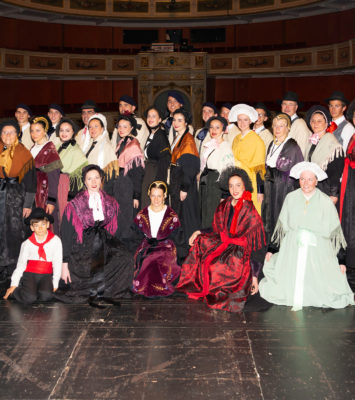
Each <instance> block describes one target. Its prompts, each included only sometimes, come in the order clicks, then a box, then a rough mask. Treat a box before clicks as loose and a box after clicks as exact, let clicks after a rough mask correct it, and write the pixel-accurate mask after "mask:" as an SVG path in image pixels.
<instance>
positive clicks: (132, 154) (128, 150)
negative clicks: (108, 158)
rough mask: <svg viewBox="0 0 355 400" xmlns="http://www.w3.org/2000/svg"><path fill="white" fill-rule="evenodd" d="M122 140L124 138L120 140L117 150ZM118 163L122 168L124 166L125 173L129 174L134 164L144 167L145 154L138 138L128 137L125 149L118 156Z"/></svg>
mask: <svg viewBox="0 0 355 400" xmlns="http://www.w3.org/2000/svg"><path fill="white" fill-rule="evenodd" d="M122 140H124V138H121V139H120V140H119V142H118V144H117V147H116V151H117V150H118V149H119V148H120V145H121V142H122ZM118 164H119V167H120V168H124V175H127V172H128V171H129V170H131V169H132V168H133V166H134V164H135V165H136V166H137V167H143V168H144V155H143V152H142V149H141V147H140V144H139V142H138V140H137V139H136V138H131V137H129V138H128V141H127V144H126V146H125V148H124V150H123V151H122V153H121V154H120V156H119V157H118Z"/></svg>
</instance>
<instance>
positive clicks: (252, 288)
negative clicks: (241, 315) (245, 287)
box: [250, 276, 259, 296]
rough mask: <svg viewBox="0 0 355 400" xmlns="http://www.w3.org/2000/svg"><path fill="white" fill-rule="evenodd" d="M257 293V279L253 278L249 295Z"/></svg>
mask: <svg viewBox="0 0 355 400" xmlns="http://www.w3.org/2000/svg"><path fill="white" fill-rule="evenodd" d="M258 291H259V283H258V278H257V277H256V276H253V282H252V284H251V291H250V294H251V295H252V296H254V294H256V293H258Z"/></svg>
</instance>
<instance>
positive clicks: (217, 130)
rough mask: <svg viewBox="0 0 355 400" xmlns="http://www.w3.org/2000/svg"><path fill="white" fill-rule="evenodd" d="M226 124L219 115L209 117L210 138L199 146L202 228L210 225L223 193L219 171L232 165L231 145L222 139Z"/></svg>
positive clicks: (207, 124) (207, 125)
mask: <svg viewBox="0 0 355 400" xmlns="http://www.w3.org/2000/svg"><path fill="white" fill-rule="evenodd" d="M227 124H228V122H227V120H226V119H224V118H223V117H219V116H217V117H211V118H210V119H209V120H208V121H207V123H206V127H207V129H208V131H209V134H210V137H211V138H210V140H208V139H207V138H206V140H205V141H203V143H202V146H201V167H200V171H201V175H200V208H201V226H202V228H210V227H211V226H212V222H213V216H214V213H215V211H216V208H217V206H218V204H219V203H220V201H221V199H222V196H223V195H224V193H222V190H221V188H220V186H219V182H218V181H219V176H220V174H221V172H222V171H223V170H224V169H225V168H227V167H230V166H234V155H233V152H232V147H231V145H230V144H229V143H228V142H227V141H224V139H223V135H224V133H225V132H226V129H227ZM225 197H227V196H225Z"/></svg>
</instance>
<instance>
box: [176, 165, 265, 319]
mask: <svg viewBox="0 0 355 400" xmlns="http://www.w3.org/2000/svg"><path fill="white" fill-rule="evenodd" d="M220 181H221V186H222V188H224V189H225V190H226V189H227V188H229V192H230V194H231V196H230V197H228V198H227V199H226V200H224V201H223V202H222V203H220V205H219V206H218V207H217V210H216V212H215V216H214V221H213V232H211V233H201V231H196V232H194V234H193V235H192V236H191V238H190V245H191V246H193V247H192V248H191V250H190V253H189V255H188V256H187V258H186V260H185V262H184V264H183V265H182V268H181V276H180V280H179V283H178V284H177V286H176V290H177V291H180V292H183V293H186V294H187V295H188V296H189V298H191V299H199V298H202V299H204V300H205V301H206V303H207V305H208V306H209V307H211V308H217V309H222V310H227V311H232V312H236V311H241V310H243V307H244V304H245V302H246V299H247V297H248V295H249V294H250V293H251V294H255V293H257V292H258V279H257V276H258V272H259V271H258V270H257V268H255V266H256V265H257V263H254V262H253V258H254V256H256V254H257V251H258V250H259V249H262V247H263V244H264V241H265V237H264V229H263V223H262V221H261V218H260V216H259V214H258V212H257V210H256V209H255V207H254V205H253V202H252V201H251V191H252V190H253V187H252V184H251V181H250V178H249V177H248V175H247V173H246V172H245V171H244V170H242V169H239V168H235V167H230V168H228V169H226V170H225V171H224V172H223V173H222V175H221V178H220Z"/></svg>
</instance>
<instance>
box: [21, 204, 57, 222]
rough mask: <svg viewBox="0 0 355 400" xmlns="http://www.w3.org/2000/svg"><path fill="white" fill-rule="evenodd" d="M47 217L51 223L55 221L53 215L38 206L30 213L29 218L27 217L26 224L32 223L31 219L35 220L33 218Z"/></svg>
mask: <svg viewBox="0 0 355 400" xmlns="http://www.w3.org/2000/svg"><path fill="white" fill-rule="evenodd" d="M45 218H47V219H48V221H49V222H50V223H51V224H53V222H54V218H53V216H52V215H50V214H47V213H46V212H45V211H44V209H43V208H40V207H37V208H34V209H33V210H32V211H31V214H30V215H29V216H28V217H27V218H25V224H26V225H30V224H31V220H33V219H39V220H42V219H45Z"/></svg>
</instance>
